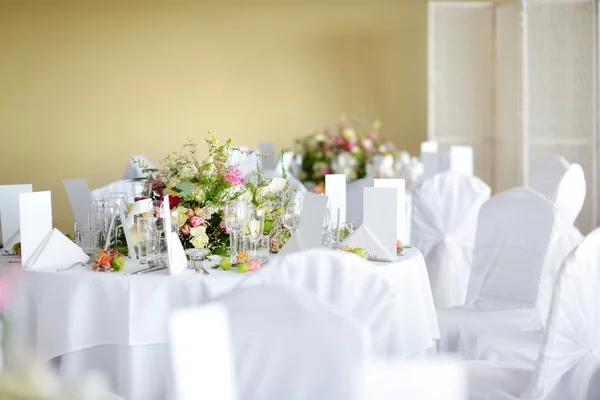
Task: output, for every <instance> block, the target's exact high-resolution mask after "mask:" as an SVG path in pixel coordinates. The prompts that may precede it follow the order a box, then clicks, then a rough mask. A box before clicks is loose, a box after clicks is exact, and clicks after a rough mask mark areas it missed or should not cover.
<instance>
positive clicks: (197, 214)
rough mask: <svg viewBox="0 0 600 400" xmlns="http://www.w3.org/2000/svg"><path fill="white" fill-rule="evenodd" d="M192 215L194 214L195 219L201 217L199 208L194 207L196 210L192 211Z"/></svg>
mask: <svg viewBox="0 0 600 400" xmlns="http://www.w3.org/2000/svg"><path fill="white" fill-rule="evenodd" d="M194 214H196V216H197V217H201V216H202V210H201V209H200V207H196V209H195V210H194ZM190 217H191V215H190Z"/></svg>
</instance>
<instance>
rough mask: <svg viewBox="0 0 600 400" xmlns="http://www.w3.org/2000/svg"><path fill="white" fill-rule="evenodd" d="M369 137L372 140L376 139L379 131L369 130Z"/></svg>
mask: <svg viewBox="0 0 600 400" xmlns="http://www.w3.org/2000/svg"><path fill="white" fill-rule="evenodd" d="M368 136H369V139H371V140H375V138H376V137H377V132H369V135H368Z"/></svg>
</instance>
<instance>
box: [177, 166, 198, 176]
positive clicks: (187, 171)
mask: <svg viewBox="0 0 600 400" xmlns="http://www.w3.org/2000/svg"><path fill="white" fill-rule="evenodd" d="M179 175H180V176H181V177H182V178H183V179H184V180H185V179H190V178H193V177H195V176H196V175H198V167H197V166H196V164H192V163H188V164H185V165H183V166H182V167H181V170H180V171H179Z"/></svg>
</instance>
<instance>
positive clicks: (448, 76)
mask: <svg viewBox="0 0 600 400" xmlns="http://www.w3.org/2000/svg"><path fill="white" fill-rule="evenodd" d="M493 18H494V3H492V2H430V3H429V40H428V60H429V61H428V107H429V113H428V139H429V140H435V141H437V142H438V143H439V144H440V150H441V151H448V148H449V146H450V145H469V146H472V147H473V151H474V154H475V174H476V175H478V176H479V177H481V178H482V179H483V180H486V181H488V182H489V181H490V179H491V152H490V150H491V142H490V139H491V134H492V132H493V119H492V118H493V90H492V89H493V82H492V80H493V59H494V58H493V54H492V53H493V47H492V46H490V43H491V42H492V40H493V34H494V30H493V23H494V21H493Z"/></svg>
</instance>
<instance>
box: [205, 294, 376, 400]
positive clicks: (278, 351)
mask: <svg viewBox="0 0 600 400" xmlns="http://www.w3.org/2000/svg"><path fill="white" fill-rule="evenodd" d="M218 302H219V303H220V304H222V305H224V306H225V307H226V308H227V310H228V312H229V317H230V324H231V336H232V338H233V346H234V353H235V363H236V370H237V377H238V385H239V386H238V387H239V390H238V392H239V395H240V399H243V400H251V399H256V400H263V399H286V400H305V399H353V398H354V397H353V396H354V393H353V392H354V388H353V387H352V384H351V383H352V382H354V381H355V380H356V378H357V374H358V371H359V368H360V365H361V363H362V361H363V359H364V357H365V356H367V355H368V350H367V347H366V336H365V335H366V332H365V331H364V330H362V329H361V328H359V326H358V325H357V324H356V323H355V322H353V321H351V320H350V319H349V318H347V317H346V316H343V315H342V314H340V313H339V312H338V311H336V310H335V309H334V308H333V307H331V306H329V305H327V304H325V303H323V302H321V301H320V300H319V299H317V298H316V297H315V296H314V295H312V294H310V293H306V292H301V291H296V290H293V289H290V288H285V287H273V286H268V285H261V286H256V287H252V288H245V289H240V290H237V291H235V292H231V293H230V294H228V295H225V296H224V297H222V298H221V299H218ZM203 329H204V330H206V329H211V327H210V326H204V327H203ZM197 337H198V340H202V332H198V336H197ZM199 378H200V377H199ZM206 398H209V397H206ZM210 398H217V397H210Z"/></svg>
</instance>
